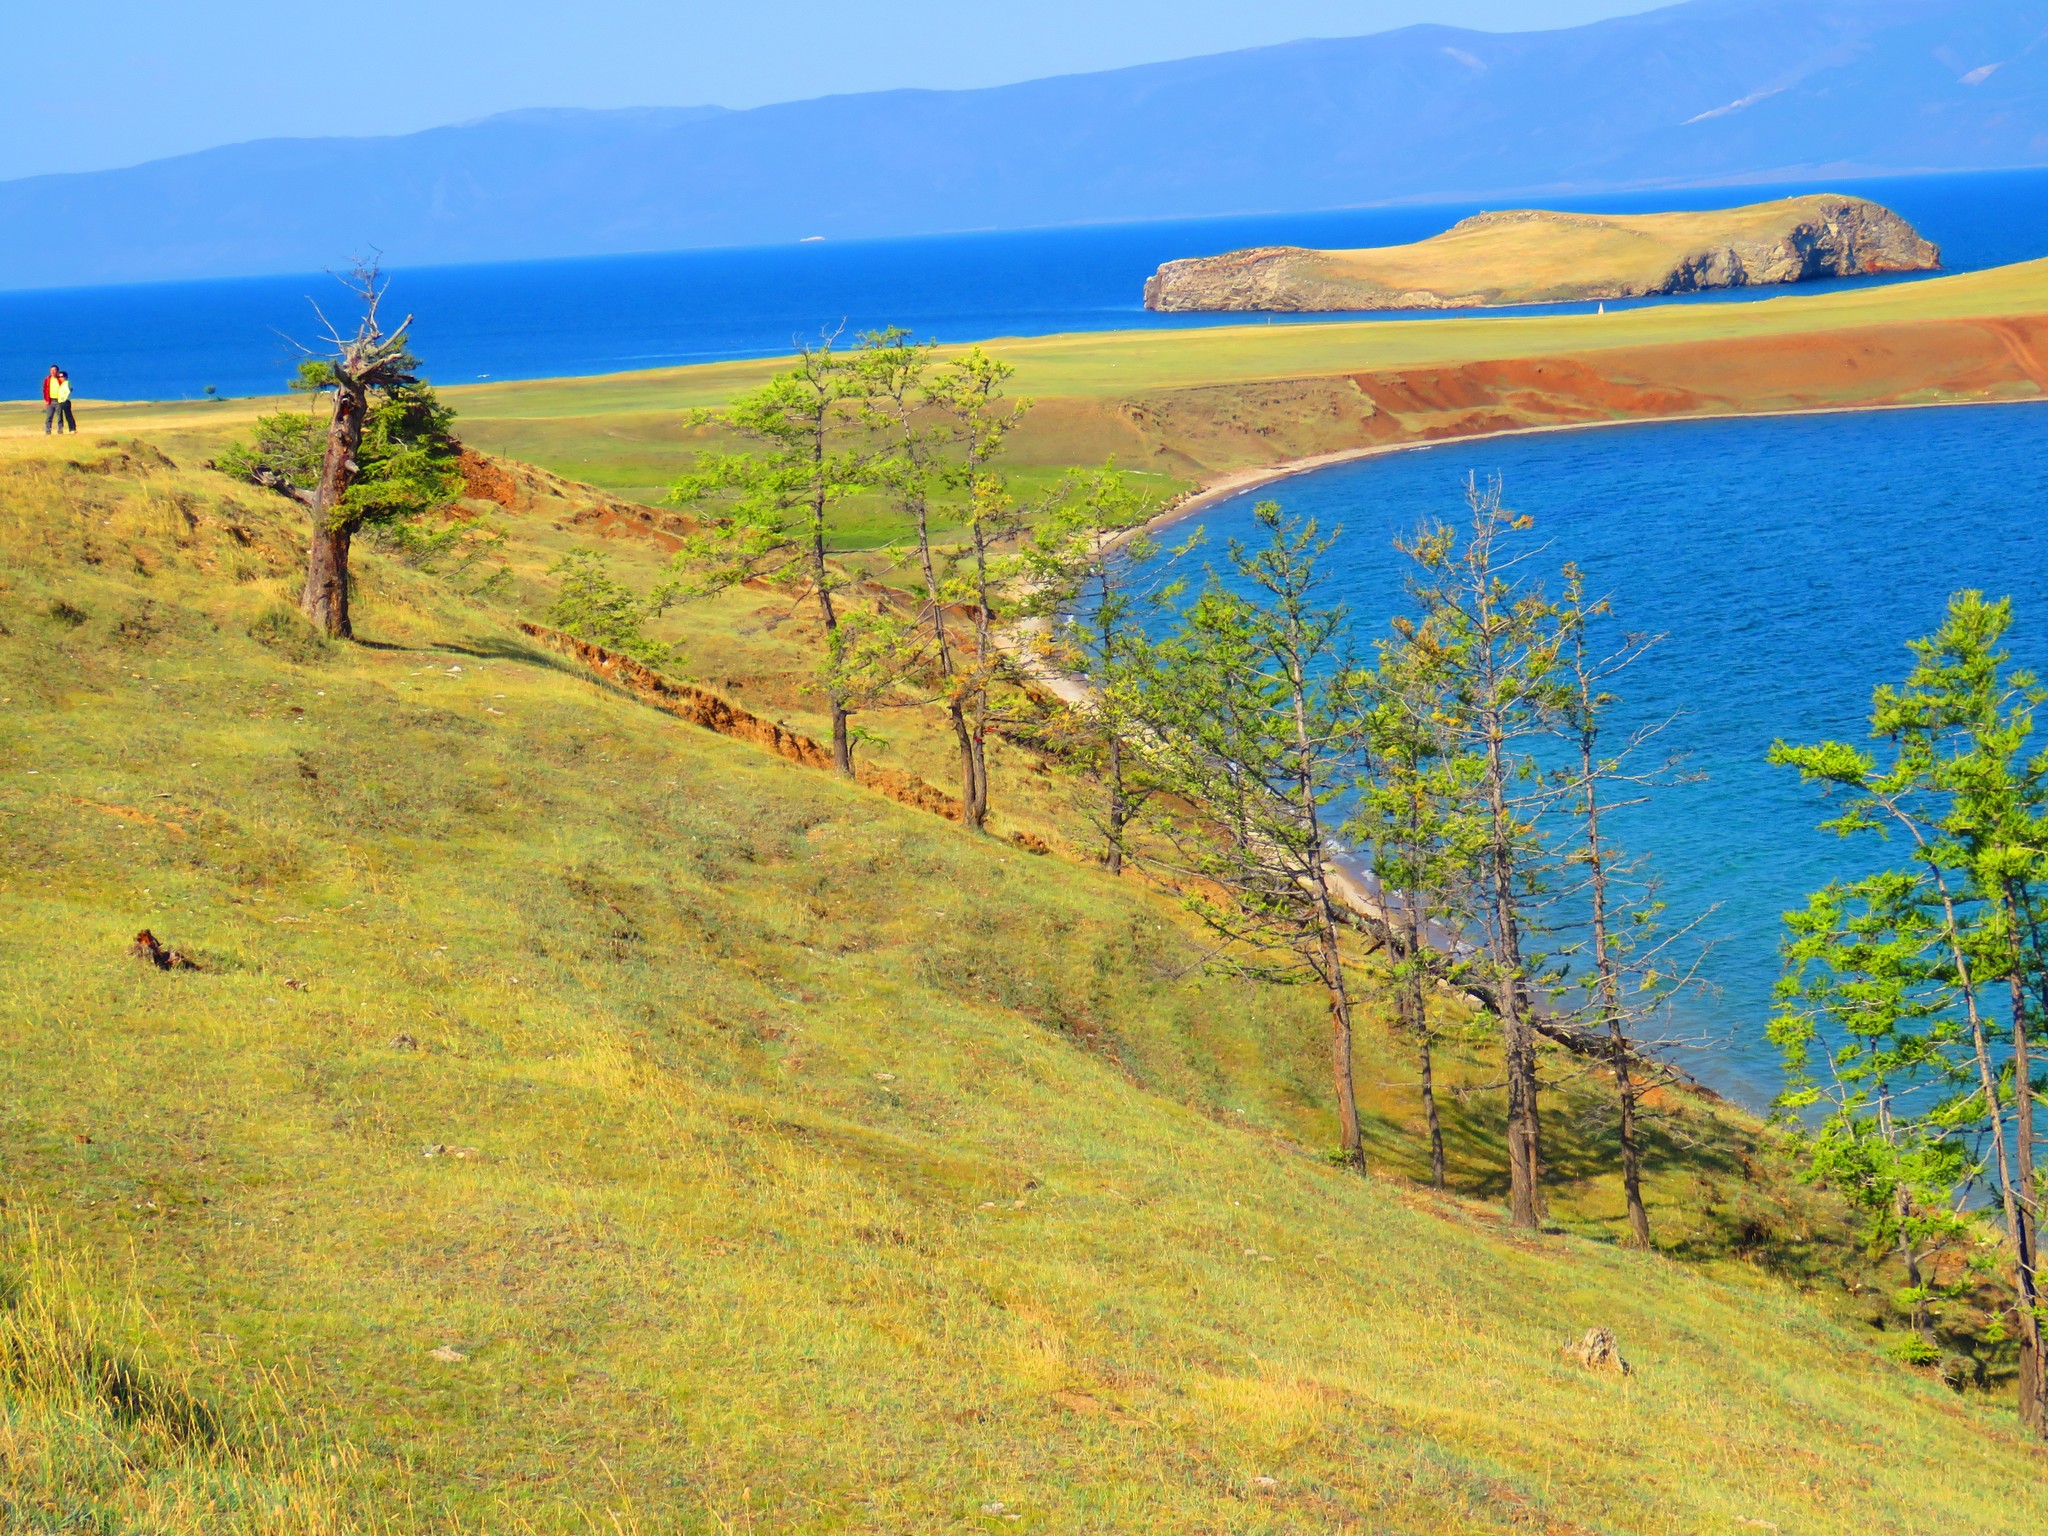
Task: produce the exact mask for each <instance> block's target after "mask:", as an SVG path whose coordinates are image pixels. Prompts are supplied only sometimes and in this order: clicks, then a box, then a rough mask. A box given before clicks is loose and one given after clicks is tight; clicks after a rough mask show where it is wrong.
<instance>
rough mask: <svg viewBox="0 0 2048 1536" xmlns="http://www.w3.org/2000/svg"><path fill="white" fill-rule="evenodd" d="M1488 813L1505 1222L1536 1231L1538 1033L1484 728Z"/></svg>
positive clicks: (1497, 775) (1493, 741) (1495, 744)
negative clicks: (1503, 1081)
mask: <svg viewBox="0 0 2048 1536" xmlns="http://www.w3.org/2000/svg"><path fill="white" fill-rule="evenodd" d="M1486 793H1487V809H1488V812H1489V815H1490V819H1491V821H1492V846H1491V847H1490V848H1489V849H1488V851H1487V854H1488V862H1489V863H1490V864H1491V866H1492V868H1491V871H1490V873H1491V876H1492V883H1493V928H1494V968H1495V970H1496V971H1498V972H1499V975H1500V987H1499V989H1498V992H1497V1000H1498V1002H1499V1005H1500V1015H1501V1018H1500V1024H1501V1042H1502V1045H1503V1048H1504V1054H1505V1055H1506V1057H1507V1077H1508V1221H1509V1223H1510V1224H1511V1225H1513V1226H1517V1227H1524V1228H1528V1229H1530V1230H1534V1229H1535V1228H1536V1227H1538V1226H1540V1225H1541V1224H1542V1218H1543V1212H1542V1197H1541V1195H1540V1193H1539V1191H1538V1186H1539V1184H1540V1183H1541V1181H1542V1176H1543V1173H1542V1159H1543V1124H1542V1120H1541V1119H1540V1118H1539V1112H1538V1110H1537V1104H1536V1032H1535V1030H1534V1029H1533V1028H1531V1027H1530V1023H1529V1019H1528V998H1527V996H1526V995H1525V994H1524V992H1523V990H1522V932H1521V922H1520V919H1519V916H1518V915H1517V913H1516V910H1515V892H1514V880H1515V860H1514V847H1513V828H1512V816H1511V812H1510V811H1509V808H1508V803H1507V764H1506V761H1505V758H1504V754H1503V748H1502V741H1501V735H1500V727H1499V724H1498V722H1497V721H1489V722H1488V723H1487V727H1486Z"/></svg>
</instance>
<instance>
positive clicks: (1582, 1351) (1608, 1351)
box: [1565, 1328, 1635, 1376]
mask: <svg viewBox="0 0 2048 1536" xmlns="http://www.w3.org/2000/svg"><path fill="white" fill-rule="evenodd" d="M1565 1348H1566V1350H1567V1352H1568V1353H1570V1354H1571V1356H1572V1357H1573V1358H1574V1359H1576V1360H1577V1361H1578V1362H1579V1364H1581V1365H1583V1366H1584V1367H1585V1368H1586V1369H1587V1370H1589V1371H1613V1372H1614V1373H1615V1374H1616V1375H1618V1376H1632V1375H1634V1374H1635V1367H1634V1366H1632V1365H1630V1364H1629V1363H1628V1362H1627V1361H1626V1360H1624V1359H1622V1358H1621V1345H1620V1344H1618V1343H1617V1342H1615V1338H1614V1333H1613V1330H1611V1329H1608V1328H1588V1329H1587V1330H1586V1336H1585V1337H1584V1338H1583V1339H1581V1340H1579V1342H1578V1343H1576V1344H1568V1345H1566V1346H1565Z"/></svg>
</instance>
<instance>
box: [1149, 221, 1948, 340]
mask: <svg viewBox="0 0 2048 1536" xmlns="http://www.w3.org/2000/svg"><path fill="white" fill-rule="evenodd" d="M1940 264H1941V253H1940V251H1939V250H1938V249H1936V247H1935V246H1933V245H1932V244H1930V243H1929V242H1928V241H1927V240H1925V239H1923V238H1922V237H1921V235H1920V233H1919V232H1918V231H1917V230H1915V229H1914V228H1913V226H1912V225H1911V224H1909V223H1907V222H1906V220H1904V219H1903V218H1901V217H1900V216H1899V215H1898V214H1896V213H1893V212H1892V211H1891V210H1890V209H1889V208H1884V207H1881V206H1879V205H1878V204H1876V203H1872V202H1866V201H1864V200H1863V199H1861V198H1853V197H1840V196H1832V195H1826V196H1814V197H1802V198H1789V199H1786V200H1784V201H1783V202H1780V203H1764V204H1756V205H1753V206H1750V207H1747V208H1733V209H1726V210H1722V211H1720V212H1717V213H1687V214H1645V215H1615V216H1603V215H1597V214H1583V213H1553V212H1546V211H1544V210H1540V209H1520V210H1515V211H1512V212H1504V213H1482V214H1477V215H1475V216H1474V217H1472V218H1469V219H1465V220H1463V221H1461V222H1460V223H1458V224H1456V225H1454V226H1452V227H1451V228H1450V229H1448V230H1446V231H1445V232H1444V233H1443V234H1441V235H1437V236H1434V237H1433V238H1431V239H1429V240H1424V241H1421V242H1419V243H1417V244H1415V245H1407V246H1390V247H1387V248H1384V249H1380V250H1364V251H1317V250H1308V249H1305V248H1303V247H1300V246H1261V247H1258V248H1256V249H1252V250H1243V251H1231V252H1228V253H1226V254H1224V255H1221V256H1204V257H1195V258H1192V259H1189V260H1184V261H1169V262H1167V263H1166V264H1165V265H1164V266H1162V267H1161V268H1160V269H1159V270H1158V272H1157V273H1155V274H1154V275H1153V276H1152V277H1151V278H1150V279H1148V280H1147V281H1146V284H1145V307H1146V308H1147V309H1152V310H1181V311H1189V310H1205V311H1214V310H1274V311H1294V312H1301V311H1311V310H1314V311H1328V310H1369V309H1462V308H1471V307H1475V306H1479V305H1488V304H1541V303H1561V302H1568V301H1571V300H1581V299H1620V298H1637V297H1642V296H1646V295H1652V294H1673V293H1695V292H1700V291H1703V290H1706V289H1712V288H1741V287H1748V286H1751V285H1757V284H1776V283H1797V282H1805V281H1809V280H1811V279H1814V278H1822V277H1863V276H1869V275H1872V274H1876V273H1887V272H1923V271H1931V270H1933V269H1935V268H1937V267H1939V266H1940Z"/></svg>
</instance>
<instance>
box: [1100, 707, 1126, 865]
mask: <svg viewBox="0 0 2048 1536" xmlns="http://www.w3.org/2000/svg"><path fill="white" fill-rule="evenodd" d="M1123 747H1124V744H1123V740H1122V738H1121V737H1119V736H1118V735H1117V733H1116V732H1115V731H1111V732H1110V733H1109V854H1108V857H1107V858H1105V859H1104V860H1103V863H1104V865H1105V866H1106V867H1107V868H1108V870H1109V872H1110V873H1111V874H1112V875H1121V874H1122V873H1123V872H1124V825H1125V822H1126V820H1127V815H1126V812H1125V808H1124V750H1123Z"/></svg>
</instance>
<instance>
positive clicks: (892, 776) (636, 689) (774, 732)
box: [519, 623, 960, 821]
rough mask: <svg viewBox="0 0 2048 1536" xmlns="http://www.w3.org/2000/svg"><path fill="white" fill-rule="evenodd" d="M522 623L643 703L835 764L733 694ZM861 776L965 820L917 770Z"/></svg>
mask: <svg viewBox="0 0 2048 1536" xmlns="http://www.w3.org/2000/svg"><path fill="white" fill-rule="evenodd" d="M519 627H520V629H522V630H523V631H525V632H526V633H527V634H529V635H531V636H533V637H534V638H535V639H536V640H539V641H540V642H541V643H542V644H544V645H546V646H548V647H549V648H550V649H552V650H556V651H559V652H561V653H562V654H563V655H565V656H571V657H574V658H575V659H576V660H578V661H580V662H582V663H583V664H584V665H585V666H587V667H589V668H590V670H591V671H593V672H595V673H597V675H598V676H600V677H602V678H604V679H605V680H606V681H607V682H610V683H614V684H616V685H617V686H619V687H621V688H623V689H625V690H626V691H627V692H628V693H630V694H632V695H633V696H634V697H635V698H637V699H639V700H640V701H641V702H642V703H645V704H651V705H653V706H654V707H655V708H656V709H659V710H661V711H662V712H663V713H665V714H671V715H674V716H675V717H676V718H677V719H678V720H687V721H689V722H690V724H692V725H700V726H702V727H704V729H705V730H707V731H716V732H718V734H719V735H721V736H730V737H733V738H734V739H735V740H738V741H745V742H751V743H753V744H754V745H755V746H757V747H763V748H765V749H766V750H768V751H770V752H773V753H774V754H775V755H776V756H777V757H781V758H786V759H787V760H788V761H790V762H792V763H801V764H802V765H803V766H804V767H806V768H823V769H830V768H831V767H832V753H831V752H830V750H828V749H827V748H826V747H824V746H823V745H821V744H820V743H819V742H817V741H815V740H813V739H812V738H811V737H809V736H805V735H803V734H801V733H800V732H797V731H792V730H791V729H790V728H789V727H788V726H786V725H782V724H779V723H777V722H775V721H772V720H764V719H762V718H761V717H760V716H759V715H757V714H755V713H753V712H752V711H751V710H748V709H743V708H741V707H740V706H739V705H737V704H735V703H733V702H732V700H730V699H726V698H721V697H720V696H719V695H718V694H715V693H713V692H711V691H710V690H709V689H708V688H699V687H697V686H696V685H695V684H693V683H678V682H673V681H671V680H670V679H668V678H666V677H663V676H662V675H661V674H660V673H659V672H656V671H654V670H653V669H652V668H651V667H647V666H644V665H642V664H641V663H640V662H637V661H635V660H634V659H633V658H632V657H630V656H621V655H619V654H618V653H617V652H616V651H610V650H607V649H605V648H604V647H603V646H601V645H593V644H591V643H590V642H589V641H588V640H578V639H577V638H576V637H575V636H574V635H565V634H563V633H562V632H561V631H560V630H558V629H549V628H547V627H546V626H545V625H541V624H530V623H521V624H520V626H519ZM855 780H856V782H858V783H859V784H860V785H861V786H862V787H863V788H866V789H872V790H875V791H877V792H878V793H880V794H884V795H887V796H888V797H889V798H890V799H891V800H895V801H898V802H900V803H901V804H904V805H908V806H913V807H915V808H916V809H918V810H921V811H929V812H930V813H931V814H932V815H934V816H943V817H945V818H946V819H947V820H949V821H958V820H959V819H960V802H959V801H958V800H956V799H954V798H953V797H952V796H951V795H949V794H946V793H945V792H944V791H943V790H939V789H934V788H933V787H932V786H931V785H929V784H927V783H925V782H924V780H922V779H920V778H917V777H915V776H914V775H912V774H908V773H903V772H901V771H899V770H897V769H894V768H874V767H857V768H856V770H855Z"/></svg>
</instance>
